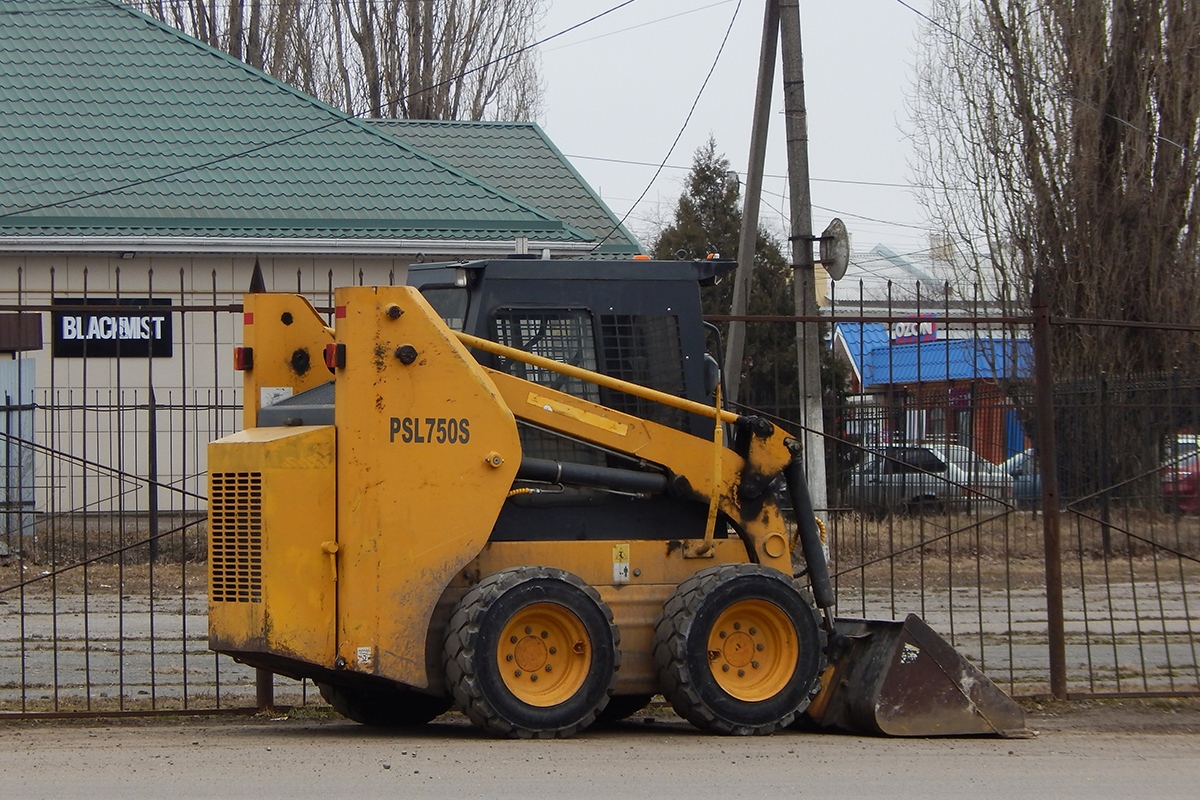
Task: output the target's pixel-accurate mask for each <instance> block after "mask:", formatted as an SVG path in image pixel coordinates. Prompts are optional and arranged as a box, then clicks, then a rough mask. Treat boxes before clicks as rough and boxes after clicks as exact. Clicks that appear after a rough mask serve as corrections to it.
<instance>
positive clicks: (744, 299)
mask: <svg viewBox="0 0 1200 800" xmlns="http://www.w3.org/2000/svg"><path fill="white" fill-rule="evenodd" d="M778 47H779V0H767V10H766V14H765V17H764V19H763V36H762V47H761V48H760V51H759V57H758V88H757V90H756V92H755V95H754V128H753V130H752V131H751V132H750V155H749V161H748V165H747V167H746V173H747V174H746V195H745V198H744V202H743V205H742V233H741V238H740V239H739V240H738V251H737V272H736V273H735V275H734V283H733V309H732V310H731V311H730V313H731V314H733V316H735V317H736V316H741V315H744V314H745V313H746V307H747V305H748V303H749V300H750V282H751V280H752V279H753V277H754V251H755V245H757V244H758V210H759V205H760V203H761V200H762V177H763V164H764V163H765V162H766V157H767V128H768V126H769V124H770V119H771V90H772V89H773V88H774V84H775V51H776V49H777V48H778ZM745 349H746V323H744V322H738V321H736V320H735V321H734V322H730V323H729V341H727V342H726V343H725V397H726V399H728V400H729V401H730V402H731V403H736V402H737V399H738V387H739V385H740V384H741V380H742V354H743V352H744V351H745Z"/></svg>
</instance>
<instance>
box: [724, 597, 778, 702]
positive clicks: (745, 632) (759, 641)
mask: <svg viewBox="0 0 1200 800" xmlns="http://www.w3.org/2000/svg"><path fill="white" fill-rule="evenodd" d="M799 660H800V649H799V644H798V641H797V636H796V628H795V626H794V625H793V624H792V621H791V619H789V618H788V615H787V614H786V613H784V611H783V610H782V609H780V608H779V606H777V605H775V604H774V603H770V602H767V601H766V600H742V601H740V602H737V603H734V604H733V605H731V606H729V607H728V608H727V609H725V610H724V611H723V612H722V613H721V616H719V617H717V621H716V623H715V624H714V625H713V626H712V628H711V629H710V630H709V633H708V666H709V669H711V670H712V674H713V678H715V679H716V681H717V685H719V686H720V687H721V688H722V689H724V690H725V691H726V692H728V693H729V694H730V695H731V696H733V697H734V698H735V699H737V700H742V701H744V702H748V703H756V702H759V701H762V700H770V699H771V698H772V697H774V696H775V695H777V694H779V693H780V692H782V691H783V690H784V688H785V687H786V686H787V685H788V683H789V682H790V681H791V679H792V675H793V674H794V673H795V671H796V663H797V662H798V661H799Z"/></svg>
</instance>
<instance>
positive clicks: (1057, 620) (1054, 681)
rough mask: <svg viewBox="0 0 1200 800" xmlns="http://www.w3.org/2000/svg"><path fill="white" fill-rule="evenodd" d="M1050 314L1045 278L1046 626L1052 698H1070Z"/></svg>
mask: <svg viewBox="0 0 1200 800" xmlns="http://www.w3.org/2000/svg"><path fill="white" fill-rule="evenodd" d="M1051 355H1052V351H1051V343H1050V309H1049V307H1048V306H1047V305H1046V301H1045V298H1044V296H1043V293H1042V286H1041V276H1040V275H1038V276H1036V277H1035V278H1034V281H1033V369H1034V391H1035V392H1036V394H1037V401H1036V403H1037V415H1038V448H1039V450H1040V452H1039V453H1038V462H1039V463H1038V466H1039V468H1040V469H1041V472H1042V539H1043V544H1044V551H1045V559H1046V623H1047V627H1048V630H1049V648H1050V694H1052V695H1053V696H1054V697H1055V698H1057V699H1059V700H1065V699H1066V698H1067V647H1066V632H1065V623H1064V610H1063V574H1062V543H1061V540H1060V531H1059V508H1058V463H1057V458H1056V454H1055V449H1054V448H1055V443H1054V440H1055V430H1054V371H1053V367H1052V365H1051V361H1050V358H1051Z"/></svg>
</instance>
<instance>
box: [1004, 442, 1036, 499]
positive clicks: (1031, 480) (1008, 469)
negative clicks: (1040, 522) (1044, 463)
mask: <svg viewBox="0 0 1200 800" xmlns="http://www.w3.org/2000/svg"><path fill="white" fill-rule="evenodd" d="M1000 468H1001V469H1002V470H1004V472H1005V474H1006V475H1008V476H1009V477H1010V478H1012V482H1013V505H1015V506H1016V507H1017V508H1041V507H1042V478H1041V473H1040V472H1038V463H1037V455H1036V454H1035V453H1034V452H1033V448H1032V447H1031V448H1029V449H1028V450H1022V451H1021V452H1019V453H1017V454H1016V455H1015V456H1013V457H1012V458H1010V459H1008V460H1007V461H1005V462H1004V463H1003V464H1001V465H1000Z"/></svg>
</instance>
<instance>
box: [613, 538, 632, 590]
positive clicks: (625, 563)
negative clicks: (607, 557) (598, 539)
mask: <svg viewBox="0 0 1200 800" xmlns="http://www.w3.org/2000/svg"><path fill="white" fill-rule="evenodd" d="M613 583H629V545H628V544H614V545H613Z"/></svg>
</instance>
